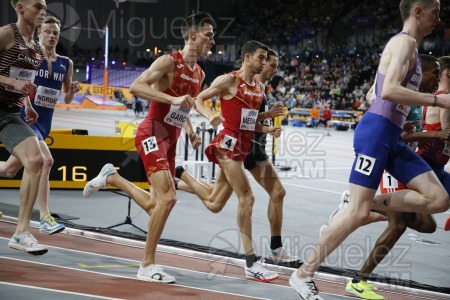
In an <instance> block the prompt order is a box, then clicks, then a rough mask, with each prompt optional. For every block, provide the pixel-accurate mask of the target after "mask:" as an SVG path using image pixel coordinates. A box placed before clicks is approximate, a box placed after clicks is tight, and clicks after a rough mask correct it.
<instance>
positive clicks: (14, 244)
mask: <svg viewBox="0 0 450 300" xmlns="http://www.w3.org/2000/svg"><path fill="white" fill-rule="evenodd" d="M8 247H9V248H12V249H16V250H21V251H25V252H27V253H30V254H33V255H43V254H45V253H47V251H48V249H47V247H45V246H44V245H41V244H39V243H38V241H37V240H36V239H35V238H34V236H33V235H32V234H31V233H29V232H28V231H25V232H22V233H19V234H14V235H13V236H12V237H11V239H10V240H9V243H8Z"/></svg>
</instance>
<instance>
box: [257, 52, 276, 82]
mask: <svg viewBox="0 0 450 300" xmlns="http://www.w3.org/2000/svg"><path fill="white" fill-rule="evenodd" d="M277 73H278V57H276V56H271V57H270V58H269V59H268V60H267V62H266V65H265V66H264V69H263V70H262V72H261V78H262V81H271V80H272V79H273V77H274V76H275V74H277Z"/></svg>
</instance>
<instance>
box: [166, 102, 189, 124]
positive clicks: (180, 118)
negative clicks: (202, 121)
mask: <svg viewBox="0 0 450 300" xmlns="http://www.w3.org/2000/svg"><path fill="white" fill-rule="evenodd" d="M190 111H191V109H190V108H187V109H186V108H182V107H181V106H175V105H171V106H170V111H169V113H168V114H167V115H166V116H165V117H164V122H166V123H167V124H169V125H172V126H175V127H178V128H182V127H183V125H184V122H186V118H187V117H188V115H189V112H190Z"/></svg>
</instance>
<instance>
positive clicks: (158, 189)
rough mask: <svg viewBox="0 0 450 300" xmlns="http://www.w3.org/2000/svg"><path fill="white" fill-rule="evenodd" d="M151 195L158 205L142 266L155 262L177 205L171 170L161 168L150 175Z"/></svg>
mask: <svg viewBox="0 0 450 300" xmlns="http://www.w3.org/2000/svg"><path fill="white" fill-rule="evenodd" d="M150 179H151V182H152V186H151V189H150V193H151V196H152V197H154V198H155V199H156V206H155V209H154V210H153V212H152V217H151V218H150V222H149V225H148V233H147V239H146V242H145V253H144V260H143V262H142V266H143V267H144V268H145V267H147V266H149V265H151V264H154V263H155V254H156V246H157V245H158V242H159V239H160V238H161V234H162V232H163V230H164V226H165V225H166V221H167V219H168V217H169V214H170V212H171V211H172V209H173V207H174V206H175V204H176V202H177V200H176V193H175V185H174V182H173V177H172V175H171V173H170V171H169V170H161V171H158V172H156V173H154V174H152V175H151V176H150Z"/></svg>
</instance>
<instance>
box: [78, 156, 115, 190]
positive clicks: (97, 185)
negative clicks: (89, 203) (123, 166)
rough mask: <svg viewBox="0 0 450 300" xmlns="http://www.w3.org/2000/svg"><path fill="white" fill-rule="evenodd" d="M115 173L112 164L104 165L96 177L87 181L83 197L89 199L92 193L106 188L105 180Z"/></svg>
mask: <svg viewBox="0 0 450 300" xmlns="http://www.w3.org/2000/svg"><path fill="white" fill-rule="evenodd" d="M114 173H117V170H116V168H114V166H113V165H112V164H106V165H104V166H103V168H102V169H101V170H100V173H98V175H97V177H95V178H94V179H92V180H91V181H89V182H88V183H87V184H86V186H85V187H84V189H83V197H84V198H89V197H90V196H92V194H93V193H95V192H97V191H98V190H101V189H105V188H106V178H107V177H108V176H109V175H111V174H114Z"/></svg>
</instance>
